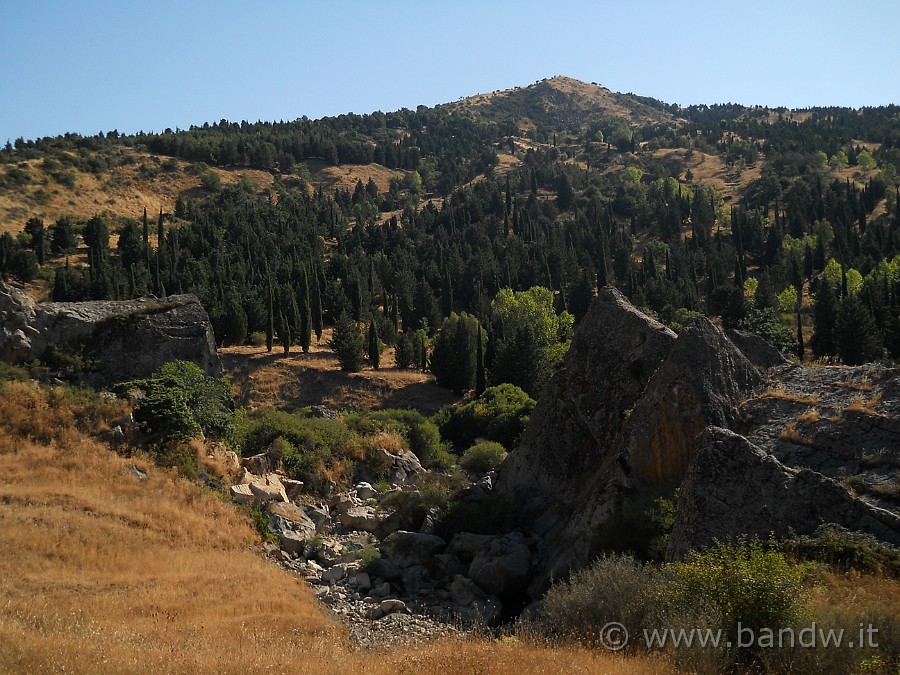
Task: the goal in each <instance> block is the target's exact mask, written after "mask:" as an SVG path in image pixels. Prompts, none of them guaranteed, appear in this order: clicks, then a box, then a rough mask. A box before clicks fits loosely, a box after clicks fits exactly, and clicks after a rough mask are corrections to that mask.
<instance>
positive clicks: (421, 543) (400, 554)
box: [380, 530, 447, 567]
mask: <svg viewBox="0 0 900 675" xmlns="http://www.w3.org/2000/svg"><path fill="white" fill-rule="evenodd" d="M446 545H447V542H445V541H444V540H443V539H441V538H440V537H438V536H437V535H434V534H422V533H420V532H406V531H404V530H398V531H397V532H394V533H393V534H392V535H390V536H389V537H388V538H387V539H385V540H384V541H383V542H381V547H380V548H381V555H382V556H383V557H384V558H387V559H389V560H390V561H391V562H393V563H395V564H396V565H398V566H400V567H412V566H414V565H419V564H421V563H423V562H424V561H425V560H427V559H428V558H430V557H431V556H433V555H434V554H435V553H439V552H440V551H442V550H443V549H444V548H445V547H446Z"/></svg>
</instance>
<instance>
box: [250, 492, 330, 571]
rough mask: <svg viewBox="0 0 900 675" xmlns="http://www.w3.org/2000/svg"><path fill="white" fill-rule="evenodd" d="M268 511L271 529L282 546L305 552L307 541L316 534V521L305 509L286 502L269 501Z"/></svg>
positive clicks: (287, 549)
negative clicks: (308, 515) (311, 518)
mask: <svg viewBox="0 0 900 675" xmlns="http://www.w3.org/2000/svg"><path fill="white" fill-rule="evenodd" d="M250 487H251V488H252V487H253V484H251V486H250ZM266 512H267V514H268V520H269V530H271V532H272V534H274V535H275V536H276V537H278V542H279V543H280V544H281V548H282V549H284V550H285V551H288V552H290V553H293V554H300V553H303V550H304V548H305V547H306V543H307V541H309V540H310V539H312V538H313V537H314V536H315V534H316V525H315V523H313V521H312V520H310V519H309V518H308V517H307V515H306V513H305V512H304V511H303V509H302V508H300V507H299V506H294V505H293V504H290V503H286V502H269V503H267V504H266Z"/></svg>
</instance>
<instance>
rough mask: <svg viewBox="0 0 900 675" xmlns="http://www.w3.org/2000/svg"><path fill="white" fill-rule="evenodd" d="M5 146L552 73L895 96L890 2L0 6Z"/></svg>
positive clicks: (83, 1) (784, 94)
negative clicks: (12, 141) (17, 141)
mask: <svg viewBox="0 0 900 675" xmlns="http://www.w3.org/2000/svg"><path fill="white" fill-rule="evenodd" d="M0 26H2V29H3V30H2V33H0V92H2V94H0V95H2V99H0V143H3V142H5V141H6V139H7V138H10V139H15V138H17V137H19V136H23V137H25V138H36V137H40V136H46V135H56V134H61V133H64V132H67V131H72V132H79V133H84V134H95V133H97V132H98V131H101V130H103V131H108V130H111V129H118V130H119V131H120V132H128V133H131V132H135V131H138V130H144V131H160V130H162V129H165V128H166V127H171V128H173V129H174V128H175V127H180V128H187V127H188V126H190V125H191V124H202V123H203V122H212V121H217V120H219V119H222V118H227V119H229V120H237V121H240V120H242V119H247V120H252V121H255V120H257V119H263V120H282V119H283V120H292V119H296V118H297V117H301V116H303V115H306V116H308V117H311V118H317V117H321V116H324V115H336V114H340V113H343V112H349V111H352V112H359V113H365V112H371V111H374V110H385V111H387V110H396V109H398V108H401V107H409V108H414V107H415V106H416V105H419V104H425V105H434V104H437V103H443V102H447V101H452V100H456V99H458V98H460V97H462V96H467V95H470V94H475V93H478V92H486V91H493V90H495V89H506V88H510V87H513V86H517V85H527V84H530V83H532V82H534V81H536V80H539V79H542V78H544V77H550V76H552V75H557V74H563V75H569V76H571V77H575V78H578V79H582V80H585V81H588V82H590V81H594V82H598V83H600V84H602V85H604V86H607V87H609V88H610V89H613V90H616V91H622V92H629V91H630V92H634V93H637V94H643V95H647V96H653V97H655V98H658V99H662V100H664V101H666V102H670V103H680V104H682V105H687V104H691V103H723V102H729V101H731V102H739V103H746V104H763V105H770V106H778V105H785V106H787V107H805V106H810V105H847V106H853V107H859V106H864V105H881V104H887V103H900V66H898V60H897V54H898V49H900V48H898V41H897V36H898V34H900V2H898V1H896V0H883V1H877V0H856V1H855V2H847V1H846V0H842V1H836V0H818V1H810V0H799V1H794V0H781V1H780V2H773V1H770V0H744V1H734V2H732V1H731V0H715V1H698V2H693V1H692V0H683V1H682V2H672V1H671V0H659V1H650V0H646V1H642V0H618V1H616V2H608V1H607V0H596V1H594V2H588V1H584V2H575V1H571V2H570V1H567V0H545V1H543V2H534V1H531V0H519V1H518V2H492V1H491V0H479V1H477V2H472V1H469V0H461V1H459V2H443V3H438V2H431V1H428V0H418V1H416V2H391V1H390V0H369V1H368V2H353V1H349V0H347V1H341V0H331V1H328V0H316V1H312V0H311V1H309V2H303V1H301V0H294V1H289V0H243V1H242V2H235V1H232V0H216V1H207V0H180V1H179V2H170V1H169V0H159V1H157V0H148V1H145V2H131V1H130V0H115V1H107V0H78V1H75V0H0Z"/></svg>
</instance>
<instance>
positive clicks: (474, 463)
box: [459, 441, 506, 473]
mask: <svg viewBox="0 0 900 675" xmlns="http://www.w3.org/2000/svg"><path fill="white" fill-rule="evenodd" d="M504 459H506V449H505V448H504V447H503V446H502V445H500V444H499V443H495V442H493V441H488V442H487V443H476V444H475V445H473V446H472V447H471V448H469V449H468V450H466V452H465V454H464V455H463V456H462V459H461V460H459V465H460V466H461V467H462V468H463V469H465V470H466V471H468V472H469V473H487V472H488V471H492V470H493V469H496V468H497V467H498V466H499V465H500V462H502V461H503V460H504Z"/></svg>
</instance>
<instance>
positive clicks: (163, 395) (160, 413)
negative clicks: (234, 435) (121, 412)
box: [134, 387, 201, 443]
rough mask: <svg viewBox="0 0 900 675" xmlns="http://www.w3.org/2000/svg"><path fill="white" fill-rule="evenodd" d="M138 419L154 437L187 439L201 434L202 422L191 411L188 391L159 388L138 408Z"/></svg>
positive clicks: (151, 392) (147, 432)
mask: <svg viewBox="0 0 900 675" xmlns="http://www.w3.org/2000/svg"><path fill="white" fill-rule="evenodd" d="M134 421H135V422H137V423H138V424H139V425H140V426H141V429H142V430H143V432H144V433H145V434H146V435H147V436H148V437H149V438H150V439H151V440H153V441H158V442H163V443H164V442H167V441H186V440H190V439H192V438H196V437H197V436H199V435H200V433H201V429H200V425H199V424H197V421H196V420H195V419H194V417H193V415H191V410H190V408H189V407H188V403H187V397H186V396H185V394H184V392H182V391H179V390H178V389H173V388H168V387H166V388H158V389H153V390H151V391H150V393H149V394H147V396H146V397H145V398H144V399H143V400H142V401H141V402H140V403H139V404H138V406H137V407H136V408H135V409H134Z"/></svg>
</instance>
